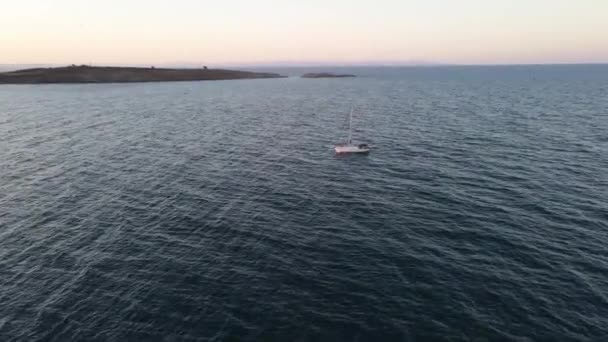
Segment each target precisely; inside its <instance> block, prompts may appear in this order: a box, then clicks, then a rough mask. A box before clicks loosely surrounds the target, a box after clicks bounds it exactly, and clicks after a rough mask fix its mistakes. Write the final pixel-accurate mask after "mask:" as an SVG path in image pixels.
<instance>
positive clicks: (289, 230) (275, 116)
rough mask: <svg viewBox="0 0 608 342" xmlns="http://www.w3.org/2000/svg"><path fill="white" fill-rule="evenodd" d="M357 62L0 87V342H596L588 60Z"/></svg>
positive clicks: (607, 153)
mask: <svg viewBox="0 0 608 342" xmlns="http://www.w3.org/2000/svg"><path fill="white" fill-rule="evenodd" d="M338 71H341V70H338ZM354 72H355V73H358V74H360V75H363V76H366V77H360V78H355V79H317V80H313V79H299V78H288V79H278V80H246V81H218V82H184V83H148V84H145V83H143V84H104V85H39V86H36V85H34V86H6V85H5V86H0V340H1V341H69V340H77V341H105V340H108V341H126V340H132V341H138V340H139V341H205V340H215V341H222V340H244V341H246V340H260V341H329V340H336V341H371V340H374V341H397V340H401V341H426V340H449V341H469V340H472V341H502V340H513V341H555V340H560V341H607V340H608V204H607V202H608V66H601V65H597V66H547V67H538V66H528V67H453V68H452V67H449V68H448V67H438V68H406V69H391V68H380V69H359V70H354ZM294 73H297V72H294ZM351 103H354V104H355V105H356V108H357V111H356V114H355V123H354V124H355V128H356V131H355V138H356V139H360V140H361V141H364V142H367V143H369V144H370V145H372V147H373V151H372V153H371V154H370V155H369V156H353V157H335V156H334V155H333V153H332V150H331V147H332V144H333V143H335V142H339V141H340V140H342V139H344V136H345V131H344V128H345V123H346V117H347V113H348V110H349V108H350V105H351Z"/></svg>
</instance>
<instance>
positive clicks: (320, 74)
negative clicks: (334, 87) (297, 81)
mask: <svg viewBox="0 0 608 342" xmlns="http://www.w3.org/2000/svg"><path fill="white" fill-rule="evenodd" d="M301 77H302V78H334V77H357V76H355V75H351V74H334V73H330V72H318V73H314V72H311V73H308V74H304V75H302V76H301Z"/></svg>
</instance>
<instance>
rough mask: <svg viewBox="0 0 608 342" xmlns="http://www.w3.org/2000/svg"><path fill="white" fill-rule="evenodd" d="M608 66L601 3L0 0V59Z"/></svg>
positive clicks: (605, 5)
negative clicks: (576, 64)
mask: <svg viewBox="0 0 608 342" xmlns="http://www.w3.org/2000/svg"><path fill="white" fill-rule="evenodd" d="M412 62H413V63H419V62H433V63H445V64H527V63H533V64H536V63H602V62H608V0H307V1H295V0H218V1H209V0H207V1H205V0H171V1H167V0H163V1H160V0H99V1H96V0H0V64H28V63H31V64H36V63H50V64H72V63H74V64H171V63H201V64H204V65H219V64H273V63H281V64H290V63H291V64H315V63H317V64H323V63H329V64H345V65H349V64H400V63H412Z"/></svg>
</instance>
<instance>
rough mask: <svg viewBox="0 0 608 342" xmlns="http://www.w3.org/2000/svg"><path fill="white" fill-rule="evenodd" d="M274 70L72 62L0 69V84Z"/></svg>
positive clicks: (235, 75)
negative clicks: (112, 65)
mask: <svg viewBox="0 0 608 342" xmlns="http://www.w3.org/2000/svg"><path fill="white" fill-rule="evenodd" d="M281 77H285V76H281V75H279V74H275V73H266V72H250V71H239V70H225V69H208V68H207V67H203V68H200V69H167V68H155V67H150V68H131V67H103V66H99V67H98V66H88V65H80V66H76V65H72V66H67V67H57V68H34V69H24V70H17V71H10V72H2V73H0V84H42V83H122V82H171V81H206V80H235V79H253V78H281Z"/></svg>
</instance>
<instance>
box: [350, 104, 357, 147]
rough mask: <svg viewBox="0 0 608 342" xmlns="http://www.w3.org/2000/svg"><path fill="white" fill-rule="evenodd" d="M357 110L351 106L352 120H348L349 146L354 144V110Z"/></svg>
mask: <svg viewBox="0 0 608 342" xmlns="http://www.w3.org/2000/svg"><path fill="white" fill-rule="evenodd" d="M354 109H355V106H351V107H350V119H349V120H348V144H349V145H350V144H352V143H353V129H352V127H353V110H354Z"/></svg>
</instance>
